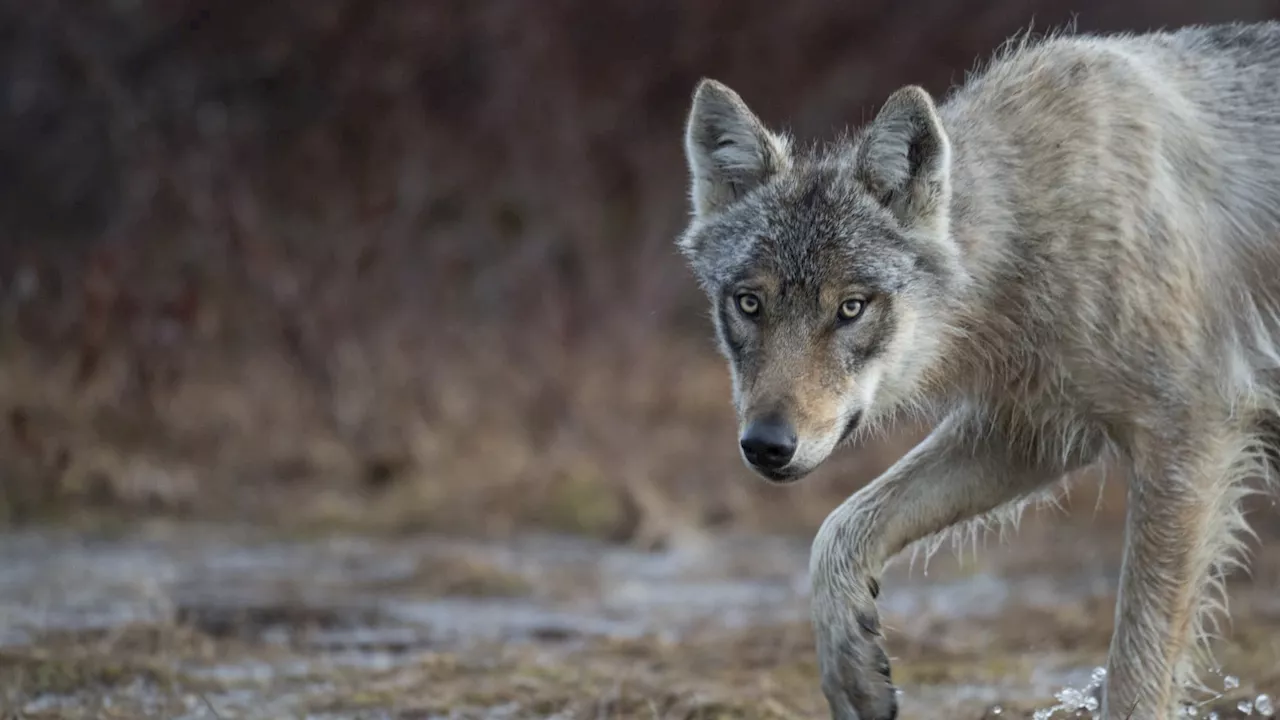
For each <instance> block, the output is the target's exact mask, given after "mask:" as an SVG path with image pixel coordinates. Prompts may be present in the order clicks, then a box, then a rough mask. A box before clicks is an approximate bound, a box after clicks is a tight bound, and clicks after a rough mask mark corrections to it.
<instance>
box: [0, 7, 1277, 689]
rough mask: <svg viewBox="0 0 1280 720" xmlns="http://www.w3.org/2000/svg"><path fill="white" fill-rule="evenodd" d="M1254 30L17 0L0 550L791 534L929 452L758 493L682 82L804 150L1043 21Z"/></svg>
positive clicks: (760, 12) (1, 392) (1028, 16)
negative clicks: (194, 532)
mask: <svg viewBox="0 0 1280 720" xmlns="http://www.w3.org/2000/svg"><path fill="white" fill-rule="evenodd" d="M1272 16H1276V17H1280V8H1278V7H1277V5H1276V3H1275V2H1274V1H1273V0H1217V1H1216V2H1212V3H1208V2H1201V1H1194V0H1128V1H1126V2H1115V1H1103V0H1073V1H1072V2H1066V1H1063V0H994V1H991V2H957V1H955V0H912V1H910V2H906V1H901V2H894V1H890V0H863V1H862V2H856V3H854V2H835V1H831V2H823V1H820V0H792V2H788V3H782V2H772V1H767V0H735V1H734V2H716V1H713V0H704V1H701V2H675V1H674V0H649V1H648V2H644V3H636V2H625V1H623V0H590V1H587V0H578V1H570V0H538V1H536V2H535V1H532V0H531V1H528V2H520V1H518V0H432V1H431V2H411V1H410V0H378V1H377V2H374V1H373V0H305V1H303V0H298V1H296V2H294V1H283V0H282V1H279V2H271V3H266V2H249V1H248V0H222V1H221V2H218V3H213V2H207V1H206V2H199V1H195V0H96V1H90V0H44V1H42V2H18V1H16V0H6V1H4V2H0V88H3V92H0V228H2V229H3V231H4V232H3V236H2V238H0V413H3V415H2V416H0V524H7V525H9V526H10V527H11V528H19V529H20V528H25V527H28V526H30V525H32V524H33V523H42V524H43V523H48V522H50V521H52V522H54V523H75V522H79V521H81V520H83V519H84V518H87V517H95V518H96V517H101V516H109V517H114V518H126V519H129V520H130V522H137V521H139V520H140V519H144V518H157V517H159V518H170V519H174V518H176V519H186V520H236V521H247V522H249V523H251V524H255V525H257V526H262V527H265V526H271V527H286V526H287V527H294V526H297V527H307V528H318V529H320V530H322V531H335V532H336V531H340V530H341V531H348V530H353V529H354V530H359V531H362V532H363V531H370V532H372V531H378V532H384V531H411V532H412V533H424V534H434V533H444V534H448V535H451V536H470V537H484V538H503V537H507V538H510V537H513V536H518V535H519V534H520V533H525V532H547V531H550V532H555V533H569V534H574V535H578V536H586V537H589V538H595V539H599V540H604V541H607V542H610V543H622V544H625V545H627V546H632V547H640V548H643V549H661V548H664V547H667V546H668V545H669V544H670V543H671V542H672V540H673V539H678V538H680V537H684V536H685V535H687V534H689V533H693V534H698V535H705V534H717V533H730V532H739V531H745V530H750V531H769V532H783V533H790V534H793V535H795V536H797V537H800V538H802V539H803V538H805V537H807V536H808V534H809V533H811V532H812V531H813V530H814V529H815V528H816V527H817V524H818V523H819V522H820V521H821V520H822V518H823V517H824V516H825V515H826V513H827V512H828V511H829V510H830V509H831V508H832V507H833V506H834V504H835V503H837V502H838V501H839V500H840V499H842V498H843V497H845V496H847V495H848V494H849V493H850V492H852V491H853V490H855V489H856V488H857V487H858V486H859V485H860V484H861V483H863V482H865V481H866V480H868V479H869V478H871V477H873V476H874V475H875V473H877V472H879V471H880V470H881V469H882V468H883V467H885V466H886V465H887V464H888V463H890V462H891V461H892V460H894V459H895V458H896V457H897V456H898V454H899V453H901V452H902V451H903V450H905V448H906V447H907V446H908V445H909V444H910V443H911V442H913V441H914V440H915V439H916V437H918V434H917V431H916V430H911V429H908V430H904V433H903V434H902V436H901V438H900V439H897V440H894V441H892V442H888V443H885V444H883V445H877V446H874V447H865V448H857V449H853V450H845V451H843V452H842V453H841V454H840V455H839V456H838V457H837V458H834V459H833V460H832V461H831V462H830V463H828V465H827V466H825V467H824V468H823V469H822V470H821V471H820V472H819V473H818V474H817V475H816V476H815V477H813V478H812V479H810V480H808V481H806V482H805V483H803V484H801V485H800V486H796V487H791V488H785V489H781V488H772V487H768V486H766V485H765V484H764V483H763V482H761V481H759V480H758V479H757V478H756V477H755V476H754V475H752V474H751V473H750V472H749V471H748V470H747V469H746V468H745V467H743V465H742V463H741V461H740V459H739V457H738V454H737V451H736V446H735V432H734V418H733V413H732V408H731V405H730V395H729V379H728V371H727V369H726V367H725V365H724V362H723V360H722V359H721V358H720V356H719V355H718V354H716V352H715V344H714V341H713V337H712V326H711V322H710V318H709V317H708V313H707V306H706V301H705V299H704V298H703V296H702V295H701V294H700V293H699V291H698V289H697V288H696V286H695V284H694V281H693V278H692V276H691V275H690V273H689V272H688V271H687V270H686V269H685V267H684V265H683V263H682V261H681V259H680V258H679V256H678V255H677V253H676V251H675V249H674V240H675V237H676V235H677V234H678V233H679V232H680V231H681V229H682V228H683V226H684V222H685V220H686V218H687V213H688V208H687V200H686V176H685V166H684V158H683V155H682V149H681V133H682V129H683V121H684V113H685V111H686V110H687V104H688V101H689V98H690V94H691V91H692V88H693V86H694V83H695V82H696V81H697V80H698V79H699V78H700V77H703V76H711V77H715V78H717V79H719V80H722V81H724V82H726V83H728V84H729V85H731V86H732V87H734V88H735V89H736V90H737V91H738V92H740V93H741V94H742V95H743V97H744V98H745V99H746V100H747V102H748V103H749V104H751V105H752V107H753V109H755V110H756V111H757V112H758V113H759V114H760V115H761V116H762V117H763V118H764V119H765V121H766V122H768V123H770V124H771V125H773V126H775V127H785V128H787V129H789V130H790V131H792V132H793V133H795V134H796V135H797V136H798V137H799V138H800V139H802V140H809V139H817V138H822V137H826V136H830V135H831V134H833V133H835V132H837V131H839V130H840V129H843V128H845V127H846V126H851V125H858V124H860V123H862V122H863V121H865V120H867V119H868V118H869V117H870V116H871V114H872V113H874V112H875V110H876V109H877V108H878V106H879V103H880V102H881V101H882V100H883V98H884V97H885V96H886V95H887V94H888V93H889V92H890V91H892V90H893V89H894V88H896V87H898V86H900V85H902V84H905V83H919V84H921V85H923V86H925V87H926V88H928V89H929V90H931V91H933V92H934V93H937V94H943V93H945V92H946V90H947V89H948V88H949V87H950V86H952V85H953V84H957V83H960V82H962V81H963V79H964V77H965V73H966V71H967V70H969V69H971V68H973V67H974V66H975V64H976V63H977V62H978V61H980V60H983V59H985V58H987V57H989V56H990V54H991V53H992V52H993V50H994V49H995V48H996V47H997V46H998V45H999V44H1000V43H1001V42H1002V41H1003V40H1004V39H1005V38H1007V37H1008V36H1009V35H1010V34H1012V33H1014V32H1017V31H1019V30H1024V29H1026V28H1028V27H1032V28H1033V29H1035V30H1047V29H1050V28H1053V27H1059V26H1062V25H1063V24H1065V23H1068V22H1072V21H1074V22H1075V24H1076V27H1077V28H1078V29H1080V30H1144V29H1149V28H1155V27H1159V26H1173V25H1179V24H1184V23H1190V22H1214V21H1224V20H1256V19H1263V18H1267V17H1272ZM1117 512H1118V511H1117ZM1116 517H1118V515H1116ZM806 657H807V656H806ZM806 687H808V686H807V685H806ZM813 688H814V691H815V692H816V684H815V685H814V686H813Z"/></svg>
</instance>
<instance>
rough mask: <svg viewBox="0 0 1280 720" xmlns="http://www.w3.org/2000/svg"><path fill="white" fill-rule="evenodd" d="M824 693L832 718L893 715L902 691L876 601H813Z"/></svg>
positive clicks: (868, 719)
mask: <svg viewBox="0 0 1280 720" xmlns="http://www.w3.org/2000/svg"><path fill="white" fill-rule="evenodd" d="M814 631H815V634H816V640H817V646H818V667H819V669H820V670H821V673H822V694H823V695H825V696H826V697H827V704H828V705H829V706H830V707H831V717H832V718H833V719H834V720H894V719H895V718H897V717H898V691H897V688H895V687H894V686H893V681H892V679H891V671H890V668H889V656H888V655H887V654H886V653H885V650H884V639H883V637H882V636H881V634H880V621H879V616H878V615H877V613H876V610H875V606H874V603H873V602H869V603H867V605H866V607H863V608H851V607H847V606H846V607H841V606H839V605H838V604H834V603H832V602H822V601H820V602H818V604H816V605H815V614H814Z"/></svg>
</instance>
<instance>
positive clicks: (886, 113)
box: [856, 85, 951, 230]
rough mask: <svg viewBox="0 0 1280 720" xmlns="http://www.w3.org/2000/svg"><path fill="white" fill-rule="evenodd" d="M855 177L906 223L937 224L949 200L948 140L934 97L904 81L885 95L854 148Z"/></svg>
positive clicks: (945, 214)
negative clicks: (890, 93)
mask: <svg viewBox="0 0 1280 720" xmlns="http://www.w3.org/2000/svg"><path fill="white" fill-rule="evenodd" d="M856 167H857V173H858V177H859V179H860V180H861V181H862V182H863V184H864V185H866V186H867V189H868V190H870V191H871V193H872V194H873V195H875V196H876V197H877V198H878V199H879V200H880V201H881V202H882V203H883V204H884V205H885V206H886V207H888V208H889V209H890V210H891V211H892V212H893V213H894V215H896V216H897V218H898V220H899V221H900V222H901V223H902V224H903V225H904V226H906V227H919V226H921V225H922V224H924V225H935V224H938V223H942V224H943V227H941V228H937V229H942V230H945V223H946V217H947V211H948V206H949V205H950V201H951V141H950V140H949V139H948V138H947V131H946V130H945V129H944V128H943V127H942V120H941V119H940V118H939V117H938V108H937V106H936V105H935V104H934V101H933V97H932V96H930V95H929V93H928V91H926V90H925V89H924V88H922V87H919V86H916V85H909V86H907V87H904V88H901V89H899V90H897V91H896V92H894V93H893V94H892V95H890V96H889V99H888V100H886V101H885V104H884V106H883V107H882V108H880V112H879V113H878V114H877V115H876V118H875V120H872V121H871V124H870V125H869V126H868V127H867V130H866V134H865V136H864V137H863V141H862V143H861V145H860V146H859V147H858V156H857V160H856Z"/></svg>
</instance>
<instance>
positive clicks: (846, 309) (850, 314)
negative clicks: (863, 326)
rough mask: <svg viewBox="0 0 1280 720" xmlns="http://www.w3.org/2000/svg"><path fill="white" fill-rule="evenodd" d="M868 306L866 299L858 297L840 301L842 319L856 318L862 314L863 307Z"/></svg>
mask: <svg viewBox="0 0 1280 720" xmlns="http://www.w3.org/2000/svg"><path fill="white" fill-rule="evenodd" d="M866 306H867V301H866V300H860V299H858V298H849V299H848V300H845V301H844V302H842V303H840V310H839V315H840V319H841V320H856V319H857V318H858V316H859V315H861V314H862V309H863V308H865V307H866Z"/></svg>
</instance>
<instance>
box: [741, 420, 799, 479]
mask: <svg viewBox="0 0 1280 720" xmlns="http://www.w3.org/2000/svg"><path fill="white" fill-rule="evenodd" d="M739 444H740V445H741V446H742V454H743V455H744V456H746V458H747V462H749V463H751V464H752V465H754V466H756V467H758V468H760V469H762V470H781V469H782V468H783V467H786V465H787V463H789V462H791V458H792V456H794V455H795V454H796V431H795V428H793V427H791V423H789V422H787V421H785V420H783V419H782V418H780V417H777V416H775V415H769V416H765V417H763V418H758V419H756V420H752V421H751V424H750V425H748V426H747V429H746V432H744V433H742V438H741V440H739Z"/></svg>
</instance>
